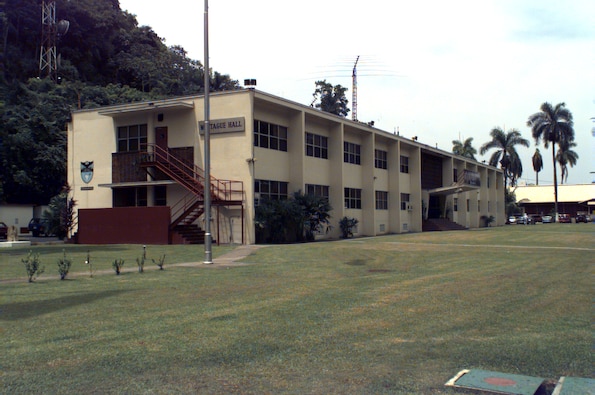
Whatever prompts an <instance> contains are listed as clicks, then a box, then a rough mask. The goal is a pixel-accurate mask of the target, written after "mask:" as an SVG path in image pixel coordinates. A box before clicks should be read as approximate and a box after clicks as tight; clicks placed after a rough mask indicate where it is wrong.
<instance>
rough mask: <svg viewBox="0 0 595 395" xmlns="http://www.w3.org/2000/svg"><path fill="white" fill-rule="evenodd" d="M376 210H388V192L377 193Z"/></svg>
mask: <svg viewBox="0 0 595 395" xmlns="http://www.w3.org/2000/svg"><path fill="white" fill-rule="evenodd" d="M376 210H388V192H387V191H376Z"/></svg>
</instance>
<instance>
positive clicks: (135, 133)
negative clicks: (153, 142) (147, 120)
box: [118, 124, 147, 152]
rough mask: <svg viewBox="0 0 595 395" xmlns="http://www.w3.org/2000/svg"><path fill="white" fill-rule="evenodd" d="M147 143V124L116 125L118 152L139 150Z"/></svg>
mask: <svg viewBox="0 0 595 395" xmlns="http://www.w3.org/2000/svg"><path fill="white" fill-rule="evenodd" d="M144 144H147V124H142V125H128V126H119V127H118V152H135V151H140V150H141V148H142V147H143V145H144Z"/></svg>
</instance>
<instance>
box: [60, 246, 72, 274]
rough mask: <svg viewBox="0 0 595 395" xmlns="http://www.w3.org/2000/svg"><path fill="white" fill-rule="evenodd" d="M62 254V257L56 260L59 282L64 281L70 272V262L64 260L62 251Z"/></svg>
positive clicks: (66, 259)
mask: <svg viewBox="0 0 595 395" xmlns="http://www.w3.org/2000/svg"><path fill="white" fill-rule="evenodd" d="M62 252H63V253H64V257H63V258H61V259H58V273H60V280H64V279H65V278H66V276H67V275H68V272H69V271H70V266H71V265H72V261H71V260H70V259H68V258H66V251H64V250H62Z"/></svg>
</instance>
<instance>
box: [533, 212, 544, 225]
mask: <svg viewBox="0 0 595 395" xmlns="http://www.w3.org/2000/svg"><path fill="white" fill-rule="evenodd" d="M531 220H532V221H533V223H534V224H535V223H537V222H541V223H543V218H542V217H541V215H539V214H532V215H531Z"/></svg>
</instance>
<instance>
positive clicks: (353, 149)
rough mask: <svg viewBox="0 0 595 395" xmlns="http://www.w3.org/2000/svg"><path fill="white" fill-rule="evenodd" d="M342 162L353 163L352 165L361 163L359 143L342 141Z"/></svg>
mask: <svg viewBox="0 0 595 395" xmlns="http://www.w3.org/2000/svg"><path fill="white" fill-rule="evenodd" d="M343 162H345V163H353V164H354V165H360V164H361V146H360V145H359V144H354V143H350V142H348V141H344V142H343Z"/></svg>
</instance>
